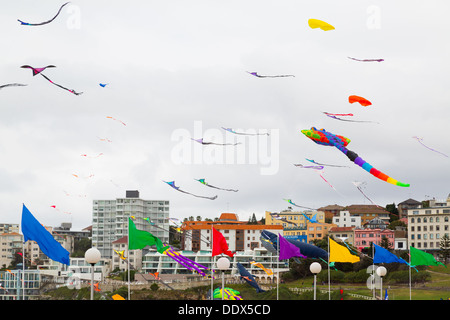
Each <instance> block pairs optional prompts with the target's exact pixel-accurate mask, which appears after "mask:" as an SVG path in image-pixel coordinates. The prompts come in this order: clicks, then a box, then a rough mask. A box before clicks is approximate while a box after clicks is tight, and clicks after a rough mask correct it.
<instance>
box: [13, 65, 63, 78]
mask: <svg viewBox="0 0 450 320" xmlns="http://www.w3.org/2000/svg"><path fill="white" fill-rule="evenodd" d="M21 68H24V69H31V71H33V76H35V75H37V74H39V73H41V72H42V71H44V70H45V69H47V68H56V66H54V65H48V66H46V67H42V68H33V67H32V66H29V65H23V66H21Z"/></svg>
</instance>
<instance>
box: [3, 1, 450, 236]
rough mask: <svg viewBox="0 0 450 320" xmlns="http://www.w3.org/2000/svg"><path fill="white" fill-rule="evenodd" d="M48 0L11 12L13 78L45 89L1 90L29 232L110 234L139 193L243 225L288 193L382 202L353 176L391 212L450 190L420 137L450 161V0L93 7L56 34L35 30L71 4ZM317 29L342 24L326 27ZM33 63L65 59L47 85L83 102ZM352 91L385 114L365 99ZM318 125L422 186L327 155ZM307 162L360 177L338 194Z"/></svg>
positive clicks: (9, 8)
mask: <svg viewBox="0 0 450 320" xmlns="http://www.w3.org/2000/svg"><path fill="white" fill-rule="evenodd" d="M39 2H40V4H39V5H37V1H35V0H34V1H31V0H29V1H26V0H17V1H12V2H8V3H3V4H2V5H1V10H0V30H1V38H2V43H3V45H2V54H1V60H0V61H1V62H0V85H3V84H8V83H22V84H27V86H25V87H7V88H3V89H1V90H0V108H1V111H2V116H1V117H0V163H1V165H0V210H1V211H0V212H1V219H0V222H2V223H20V217H21V209H22V204H23V203H24V204H25V205H26V206H27V207H28V208H29V210H30V211H31V212H32V213H33V214H34V215H35V216H36V218H37V219H38V220H39V221H40V222H41V223H43V224H45V225H50V226H59V225H60V224H61V223H62V222H72V223H73V227H74V229H81V228H84V227H87V226H89V225H91V224H92V201H93V200H94V199H115V198H118V197H125V191H126V190H139V191H140V196H141V198H142V199H146V200H147V199H148V200H152V199H155V200H159V199H161V200H169V201H170V216H171V217H176V218H180V219H182V218H185V217H188V216H198V215H200V216H202V217H203V218H206V217H208V218H214V217H217V216H219V215H220V213H222V212H234V213H237V214H238V215H239V217H240V219H241V220H247V219H248V217H249V216H250V215H251V214H252V213H255V214H256V216H257V218H258V219H260V218H261V217H263V215H264V212H265V211H266V210H267V211H273V212H279V211H281V210H283V209H286V208H287V206H288V203H287V202H285V201H283V199H284V198H290V199H292V201H294V202H295V203H297V204H299V205H303V206H307V207H314V208H317V207H321V206H326V205H329V204H339V205H343V206H345V205H351V204H364V203H365V204H370V202H369V201H368V200H367V199H366V198H365V197H364V196H363V195H362V194H361V193H360V192H359V191H358V189H357V188H356V187H355V185H354V184H353V183H352V182H353V181H359V182H364V183H365V184H364V189H363V190H364V193H365V194H366V195H367V196H368V197H370V199H372V200H373V201H374V202H375V203H377V204H379V205H382V206H385V205H386V204H387V203H393V202H395V203H399V202H401V201H404V200H406V199H408V198H413V199H416V200H419V201H421V200H425V199H429V198H432V197H435V198H438V199H443V198H446V197H447V195H448V194H449V193H450V188H449V182H450V170H449V168H450V167H449V164H450V158H448V157H445V156H443V155H441V154H438V153H437V152H433V151H431V150H429V149H427V148H425V147H424V146H422V145H421V144H420V143H419V142H418V141H417V140H415V139H413V137H414V136H418V137H421V138H423V140H422V142H423V143H424V144H426V145H427V146H429V147H430V148H433V149H435V150H438V151H440V152H443V153H445V154H447V155H450V135H449V133H448V132H449V131H448V125H449V119H450V117H449V115H450V108H449V107H450V104H449V102H450V90H449V84H450V83H449V74H450V63H449V52H450V42H449V41H448V34H449V31H450V21H449V19H448V17H447V15H448V12H449V10H450V3H448V1H444V0H441V1H364V0H348V1H345V0H340V1H335V0H330V1H298V0H282V1H266V0H245V1H242V0H240V1H233V0H232V1H217V0H203V1H200V0H190V1H185V0H183V1H174V0H167V1H131V2H130V1H128V2H126V3H124V2H123V1H115V0H108V1H88V0H78V1H73V2H71V3H70V4H69V5H67V6H65V7H64V8H63V10H62V11H61V13H60V15H59V16H58V17H57V18H56V19H55V20H54V21H53V22H51V23H50V24H47V25H43V26H24V25H20V23H19V22H18V21H17V19H20V20H22V21H26V22H30V23H36V22H42V21H46V20H48V19H50V18H52V17H53V16H54V15H55V14H56V12H57V11H58V9H59V7H60V6H61V5H62V4H63V3H64V1H39ZM311 18H314V19H320V20H323V21H326V22H328V23H330V24H331V25H333V26H334V27H335V28H336V29H335V30H332V31H326V32H325V31H322V30H320V29H311V28H310V27H309V26H308V19H311ZM348 57H354V58H359V59H380V58H381V59H385V61H384V62H380V63H378V62H357V61H353V60H350V59H348ZM22 65H31V66H33V67H44V66H47V65H55V66H56V68H49V69H47V70H45V71H44V72H43V74H45V75H46V76H47V77H48V78H49V79H51V80H52V81H54V82H55V83H58V84H61V85H63V86H65V87H68V88H69V89H74V90H75V91H77V92H83V94H82V95H79V96H76V95H74V94H72V93H70V92H68V91H66V90H63V89H61V88H59V87H57V86H54V85H52V84H51V83H50V82H48V81H47V80H46V79H44V78H43V77H41V76H39V75H36V76H34V77H33V76H32V72H31V70H28V69H21V68H20V66H22ZM248 72H258V73H259V74H261V75H295V77H284V78H257V77H254V76H252V75H250V74H249V73H248ZM99 83H108V85H107V86H106V87H104V88H102V87H100V86H99ZM349 95H359V96H363V97H365V98H367V99H369V100H370V101H371V102H372V105H371V106H368V107H362V106H361V105H359V104H357V103H354V104H350V103H349V102H348V96H349ZM324 111H325V112H331V113H353V114H354V116H353V119H354V120H364V121H373V122H377V123H355V122H343V121H338V120H335V119H331V118H328V117H327V116H325V115H324V114H323V113H322V112H324ZM107 117H113V118H115V119H118V120H120V121H122V122H123V123H125V124H126V125H123V124H122V123H121V122H119V121H116V120H113V119H111V118H107ZM312 126H315V127H317V128H325V129H326V130H327V131H330V132H332V133H335V134H339V135H343V136H346V137H348V138H350V139H351V143H350V144H349V145H348V149H350V150H352V151H354V152H356V153H358V154H359V155H360V156H361V157H362V158H363V159H365V160H366V161H367V162H369V163H370V164H371V165H373V166H374V167H375V168H377V169H379V170H381V171H382V172H385V173H386V174H388V175H389V176H391V177H393V178H394V179H397V180H399V181H401V182H404V183H410V184H411V186H410V187H409V188H402V187H397V186H394V185H391V184H389V183H386V182H384V181H381V180H379V179H377V178H375V177H373V176H372V175H370V174H369V173H367V172H366V171H364V170H363V169H361V168H360V167H358V166H356V165H355V164H353V163H352V162H350V161H349V160H348V159H347V157H346V156H345V155H344V154H342V153H341V152H340V151H339V150H338V149H336V148H334V147H325V146H320V145H318V144H315V143H314V142H312V141H311V140H309V139H307V138H306V137H305V136H304V135H303V134H302V133H301V132H300V130H302V129H309V128H310V127H312ZM221 127H227V128H233V129H235V130H243V131H247V132H260V133H263V132H268V133H270V135H269V136H267V135H260V136H247V137H246V136H237V135H234V134H232V133H229V132H226V131H225V130H223V129H221ZM191 138H192V139H200V138H204V140H205V141H215V142H219V143H235V142H240V144H239V145H237V146H213V145H200V144H198V143H197V142H195V141H193V140H191ZM101 139H108V140H110V141H111V142H109V141H107V140H103V141H102V140H101ZM84 154H85V155H88V157H84V156H82V155H84ZM100 154H101V155H100ZM306 158H308V159H314V160H316V161H318V162H322V163H326V164H335V165H342V166H347V167H326V168H325V170H324V172H323V177H324V178H325V179H326V180H327V181H328V182H329V183H330V184H331V185H332V186H333V187H334V189H333V188H331V187H330V185H328V184H327V182H325V181H324V180H323V179H322V178H321V177H320V176H319V174H318V173H317V172H315V171H314V170H312V169H305V168H300V167H296V166H294V164H303V165H309V164H311V163H308V161H306ZM74 174H76V175H78V178H76V177H75V176H74ZM200 178H205V179H206V181H207V182H208V183H209V184H211V185H215V186H218V187H223V188H232V189H239V191H238V192H227V191H222V190H216V189H212V188H208V187H205V186H203V185H201V184H200V183H199V182H197V181H195V180H194V179H200ZM162 180H165V181H175V183H176V185H177V186H179V187H180V188H181V189H182V190H185V191H187V192H192V193H194V194H197V195H202V196H214V195H217V196H218V197H217V199H216V200H208V199H202V198H196V197H193V196H191V195H187V194H183V193H181V192H177V191H176V190H174V189H172V188H170V187H169V186H168V185H166V184H165V183H164V182H162ZM51 206H56V209H54V208H52V207H51Z"/></svg>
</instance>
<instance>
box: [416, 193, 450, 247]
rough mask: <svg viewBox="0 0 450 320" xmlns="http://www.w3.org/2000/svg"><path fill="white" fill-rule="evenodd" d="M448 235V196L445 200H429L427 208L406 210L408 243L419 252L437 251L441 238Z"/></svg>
mask: <svg viewBox="0 0 450 320" xmlns="http://www.w3.org/2000/svg"><path fill="white" fill-rule="evenodd" d="M449 234H450V194H449V196H448V197H447V199H446V200H442V201H439V200H436V199H433V200H430V203H429V207H427V208H422V206H419V207H417V208H413V209H408V242H409V244H410V245H411V246H413V247H414V248H417V249H421V250H438V249H439V246H440V241H441V238H442V237H443V236H444V235H447V236H449Z"/></svg>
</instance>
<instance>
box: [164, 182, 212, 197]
mask: <svg viewBox="0 0 450 320" xmlns="http://www.w3.org/2000/svg"><path fill="white" fill-rule="evenodd" d="M163 181H164V180H163ZM164 182H165V183H167V184H168V185H169V186H171V187H172V188H174V189H175V190H177V191H180V192H183V193H186V194H190V195H191V196H194V197H197V198H204V199H209V200H215V199H217V196H214V197H205V196H199V195H196V194H193V193H189V192H186V191H184V190H181V189H180V187H177V186H175V181H164Z"/></svg>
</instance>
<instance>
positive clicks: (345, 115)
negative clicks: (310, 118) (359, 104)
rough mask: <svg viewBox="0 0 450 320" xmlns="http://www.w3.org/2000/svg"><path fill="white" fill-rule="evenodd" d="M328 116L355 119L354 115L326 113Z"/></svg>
mask: <svg viewBox="0 0 450 320" xmlns="http://www.w3.org/2000/svg"><path fill="white" fill-rule="evenodd" d="M324 113H325V114H326V115H327V116H340V117H353V113H329V112H324Z"/></svg>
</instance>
